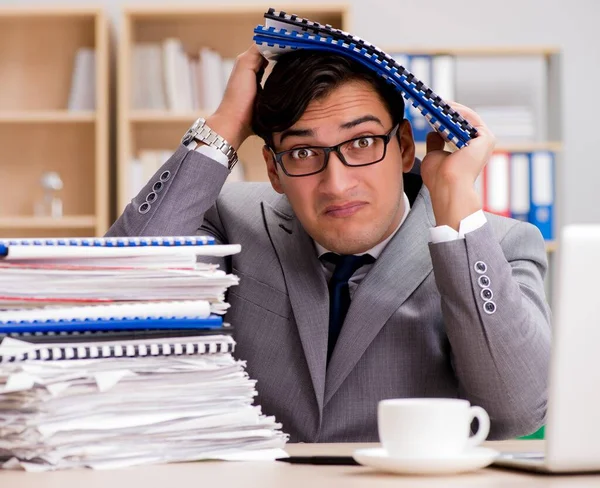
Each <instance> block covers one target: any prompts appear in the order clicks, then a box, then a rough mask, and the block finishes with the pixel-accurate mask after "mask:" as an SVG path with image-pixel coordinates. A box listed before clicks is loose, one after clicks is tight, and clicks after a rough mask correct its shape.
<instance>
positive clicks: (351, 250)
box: [322, 232, 377, 254]
mask: <svg viewBox="0 0 600 488" xmlns="http://www.w3.org/2000/svg"><path fill="white" fill-rule="evenodd" d="M323 241H324V242H325V244H322V245H323V246H324V247H325V248H326V249H329V250H330V251H333V252H336V253H338V254H359V253H362V252H366V251H368V250H369V249H371V248H372V247H373V246H375V245H376V244H377V242H374V241H373V238H372V237H370V236H367V235H365V233H364V232H361V233H351V232H343V233H339V234H336V235H335V236H333V235H328V236H325V237H324V238H323Z"/></svg>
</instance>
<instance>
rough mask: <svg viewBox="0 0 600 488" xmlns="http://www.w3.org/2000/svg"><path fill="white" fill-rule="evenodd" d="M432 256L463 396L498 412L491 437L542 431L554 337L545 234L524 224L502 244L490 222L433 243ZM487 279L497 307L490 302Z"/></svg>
mask: <svg viewBox="0 0 600 488" xmlns="http://www.w3.org/2000/svg"><path fill="white" fill-rule="evenodd" d="M430 253H431V257H432V262H433V269H434V274H435V280H436V284H437V287H438V290H439V292H440V294H441V307H442V314H443V319H444V326H445V328H446V333H447V335H448V339H449V341H450V347H451V351H452V361H453V367H454V370H455V372H456V375H457V378H458V381H459V385H460V390H461V396H463V397H464V398H466V399H468V400H469V401H470V402H471V403H472V404H475V405H480V406H482V407H483V408H485V409H486V410H487V412H488V413H489V414H490V419H491V430H490V438H497V439H498V438H509V437H514V436H519V435H524V434H528V433H531V432H533V431H535V430H536V429H537V428H539V427H540V426H541V425H542V424H543V422H544V418H545V413H546V399H547V379H548V368H549V360H550V336H551V331H550V311H549V307H548V304H547V301H546V299H545V293H544V282H543V281H544V275H545V273H546V269H547V259H546V251H545V246H544V241H543V239H542V236H541V234H540V233H539V231H538V230H537V228H535V227H534V226H532V225H530V224H527V223H523V222H519V223H515V224H514V225H513V226H512V227H511V228H510V229H509V230H508V231H507V232H506V234H505V235H504V237H503V238H502V239H501V240H500V242H499V241H498V238H497V237H496V235H495V234H494V233H493V231H492V228H491V225H490V224H489V223H487V224H485V225H484V226H483V227H481V228H479V229H477V230H475V231H473V232H470V233H468V234H466V236H465V239H460V240H456V241H450V242H444V243H439V244H430ZM478 262H482V263H484V266H482V265H481V264H479V266H476V263H478ZM482 269H485V271H484V272H482ZM482 276H485V277H487V278H488V279H489V284H488V286H487V288H489V290H490V291H491V292H492V293H493V297H492V298H491V301H492V302H493V303H494V304H495V307H493V306H491V305H489V304H488V305H487V307H486V300H489V293H488V292H486V294H487V295H488V297H487V298H486V297H483V296H482V290H483V289H484V288H485V282H486V280H485V279H484V278H481V277H482ZM482 280H483V283H482V282H481V281H482ZM486 308H487V311H486Z"/></svg>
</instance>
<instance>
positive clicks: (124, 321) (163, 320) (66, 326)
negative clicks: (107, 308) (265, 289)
mask: <svg viewBox="0 0 600 488" xmlns="http://www.w3.org/2000/svg"><path fill="white" fill-rule="evenodd" d="M222 326H223V317H221V316H220V315H211V316H210V317H208V318H198V317H178V318H169V317H152V318H137V317H123V318H108V319H101V318H98V319H83V320H81V319H76V320H69V319H61V320H47V321H44V320H32V321H22V322H12V321H10V322H7V321H4V322H3V321H0V334H14V333H26V332H33V333H36V332H72V331H88V332H94V331H119V330H154V329H162V330H171V329H180V330H181V329H188V330H192V329H212V328H220V327H222Z"/></svg>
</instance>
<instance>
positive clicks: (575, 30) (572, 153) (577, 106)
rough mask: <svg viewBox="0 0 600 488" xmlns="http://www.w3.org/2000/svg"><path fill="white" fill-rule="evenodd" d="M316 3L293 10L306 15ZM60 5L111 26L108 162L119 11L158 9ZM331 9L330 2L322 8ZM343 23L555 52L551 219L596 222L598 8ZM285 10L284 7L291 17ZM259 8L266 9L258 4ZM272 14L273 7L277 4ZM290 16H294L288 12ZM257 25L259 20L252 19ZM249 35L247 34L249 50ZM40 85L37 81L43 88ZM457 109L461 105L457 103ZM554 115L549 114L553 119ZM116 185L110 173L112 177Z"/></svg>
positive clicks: (489, 8) (457, 4)
mask: <svg viewBox="0 0 600 488" xmlns="http://www.w3.org/2000/svg"><path fill="white" fill-rule="evenodd" d="M211 3H212V2H208V1H207V0H193V1H191V0H187V1H184V0H179V2H178V4H179V5H190V6H198V5H203V4H211ZM315 3H316V2H306V1H303V2H297V3H296V4H294V5H297V6H302V7H303V8H306V7H307V6H309V5H311V4H313V5H314V4H315ZM58 4H59V5H63V6H64V5H66V6H69V5H72V6H73V7H81V6H85V5H88V4H89V5H98V6H102V7H104V9H105V11H106V13H107V16H108V20H109V22H110V24H111V41H112V42H111V45H112V48H111V63H110V64H111V80H112V86H111V92H110V93H111V100H112V103H113V107H112V109H113V110H112V111H111V119H110V120H111V128H110V134H111V144H112V145H113V147H112V148H111V151H110V155H111V160H113V163H114V158H115V154H116V151H115V150H114V144H115V138H116V131H115V122H116V117H115V115H114V112H116V107H115V106H114V104H115V103H116V102H115V100H116V97H115V92H116V83H115V80H116V76H117V73H116V71H117V70H116V62H115V50H116V46H117V41H118V33H119V26H120V22H121V19H122V12H121V9H122V7H124V6H140V7H142V6H153V5H156V6H162V7H167V5H166V2H164V1H162V2H161V1H158V0H144V1H139V0H127V1H115V0H104V1H97V2H94V3H92V2H89V3H88V2H85V1H80V0H62V1H61V2H59V3H58ZM328 4H329V5H336V3H335V2H328ZM344 4H345V5H348V6H349V16H348V18H347V25H346V26H345V27H346V28H347V29H349V30H350V31H351V32H353V33H355V34H357V35H359V36H361V37H363V38H365V39H367V40H369V41H371V42H374V43H375V44H377V45H380V46H406V47H411V46H414V47H419V48H427V47H436V48H439V47H440V46H448V47H450V48H453V47H454V48H459V47H461V48H472V47H476V48H481V47H494V46H503V47H507V46H520V47H523V46H553V47H556V48H558V49H559V51H560V71H559V73H558V82H559V84H560V98H559V100H560V102H559V105H560V106H559V107H555V109H556V113H558V114H560V119H561V120H558V121H557V120H554V121H550V122H549V124H550V125H553V126H555V127H556V129H557V131H558V133H559V134H560V139H561V141H562V148H561V151H560V158H559V160H558V164H557V165H556V174H555V178H556V193H557V198H556V201H557V206H556V209H555V210H556V218H557V221H558V222H560V223H561V224H564V223H572V222H600V205H597V204H596V202H597V201H598V198H597V185H598V181H600V166H599V165H598V164H597V162H596V152H597V150H596V134H595V127H597V123H596V114H598V113H600V98H599V97H597V96H595V94H594V87H597V86H600V63H599V62H598V61H599V60H600V30H599V29H598V28H597V19H598V18H599V17H600V15H599V14H600V4H598V3H597V2H595V1H594V0H575V1H572V2H560V1H558V0H552V1H548V0H505V1H503V2H475V1H467V0H457V1H454V2H451V3H448V2H446V1H441V0H431V1H429V2H420V1H416V0H404V1H403V2H393V1H389V0H370V1H368V2H367V1H363V0H348V1H347V2H344ZM54 5H57V3H55V2H53V1H50V0H37V1H36V0H0V6H19V7H23V6H43V7H51V6H54ZM226 5H256V2H254V1H250V0H245V1H244V0H236V1H235V2H229V1H227V0H220V2H219V6H221V7H224V6H226ZM289 5H290V3H289V2H285V7H286V8H288V9H289ZM263 6H264V7H268V6H270V4H264V5H263ZM272 6H274V7H278V5H277V4H276V3H274V4H273V5H272ZM289 10H290V11H291V10H292V9H289ZM256 21H257V23H261V22H262V19H260V18H257V19H256ZM250 42H251V32H249V33H248V45H249V44H250ZM41 82H42V81H41ZM458 101H461V100H460V99H459V100H458ZM553 110H554V108H552V109H551V110H550V112H549V114H550V115H551V114H552V113H553ZM112 177H113V178H114V171H113V173H112Z"/></svg>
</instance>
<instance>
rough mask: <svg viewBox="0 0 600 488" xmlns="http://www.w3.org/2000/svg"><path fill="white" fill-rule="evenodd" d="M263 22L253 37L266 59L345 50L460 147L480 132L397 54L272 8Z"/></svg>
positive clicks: (346, 53)
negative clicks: (293, 53)
mask: <svg viewBox="0 0 600 488" xmlns="http://www.w3.org/2000/svg"><path fill="white" fill-rule="evenodd" d="M264 17H265V18H266V19H267V21H266V23H265V25H264V26H262V25H259V26H257V27H256V28H255V29H254V33H255V36H254V41H255V43H256V44H257V45H258V46H259V48H260V49H261V51H262V52H263V55H264V56H265V57H267V59H271V60H275V59H276V58H277V55H278V54H279V53H281V52H285V51H290V50H293V49H312V50H321V51H329V52H334V53H339V54H344V55H346V56H349V57H351V58H352V59H354V60H356V61H358V62H360V63H361V64H363V65H364V66H366V67H368V68H370V69H371V70H373V71H374V72H375V73H377V74H378V75H379V76H381V77H383V78H384V79H385V80H386V81H387V82H388V83H390V84H391V85H392V86H393V87H394V88H396V89H397V90H398V91H400V92H402V95H403V96H404V98H406V99H407V100H409V102H410V103H412V104H413V106H414V107H416V108H417V109H418V110H419V111H420V112H421V113H422V114H423V116H424V117H425V118H426V120H427V121H428V122H429V124H430V125H431V126H432V127H433V128H434V129H435V130H436V131H438V132H439V133H440V134H441V135H442V137H443V138H444V139H445V140H446V141H447V142H449V143H450V144H452V145H454V146H455V147H456V148H461V147H464V146H466V145H468V143H469V141H470V140H471V139H472V138H474V137H476V136H477V129H475V128H474V127H473V126H472V125H471V124H470V123H469V122H468V121H467V120H466V119H465V118H464V117H462V116H461V115H460V114H459V113H458V112H457V111H456V110H454V109H453V108H452V107H451V106H450V105H449V104H448V103H447V102H445V101H444V100H443V99H442V98H441V97H440V96H439V95H437V94H436V93H434V91H433V90H432V89H431V88H429V87H428V86H427V85H426V84H425V83H423V82H422V81H420V80H418V79H417V78H416V77H415V76H414V75H413V74H412V73H411V72H410V71H408V70H407V69H406V68H404V67H403V66H401V65H400V64H399V63H397V62H396V61H395V60H394V58H393V57H392V56H390V55H388V54H387V53H385V52H384V51H382V50H381V49H379V48H377V47H376V46H374V45H373V44H370V43H368V42H367V41H365V40H363V39H361V38H360V37H357V36H353V35H352V34H349V33H347V32H344V31H342V30H340V29H335V28H333V27H331V26H330V25H322V24H319V23H318V22H312V21H310V20H307V19H303V18H300V17H298V16H296V15H288V14H286V13H285V12H276V11H275V9H272V8H271V9H269V11H268V12H267V13H265V15H264Z"/></svg>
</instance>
